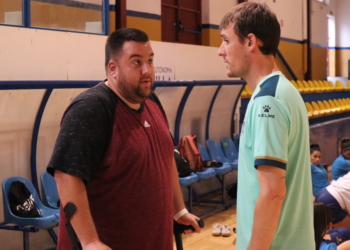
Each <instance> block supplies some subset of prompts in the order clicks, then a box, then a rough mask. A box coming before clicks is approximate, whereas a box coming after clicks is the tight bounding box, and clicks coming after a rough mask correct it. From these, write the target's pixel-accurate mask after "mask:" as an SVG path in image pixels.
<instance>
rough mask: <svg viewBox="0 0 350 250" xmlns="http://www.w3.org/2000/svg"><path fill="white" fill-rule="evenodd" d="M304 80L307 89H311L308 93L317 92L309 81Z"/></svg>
mask: <svg viewBox="0 0 350 250" xmlns="http://www.w3.org/2000/svg"><path fill="white" fill-rule="evenodd" d="M302 82H303V84H304V87H305V89H308V90H309V92H308V93H315V89H313V88H312V87H311V86H310V84H309V83H308V82H307V81H305V80H302Z"/></svg>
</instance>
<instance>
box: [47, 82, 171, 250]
mask: <svg viewBox="0 0 350 250" xmlns="http://www.w3.org/2000/svg"><path fill="white" fill-rule="evenodd" d="M172 163H173V143H172V139H171V137H170V133H169V128H168V123H167V119H166V116H165V113H164V110H163V109H162V108H161V106H160V104H159V100H158V99H157V97H156V96H155V94H154V93H152V95H151V96H150V97H149V98H148V99H147V100H146V101H145V102H144V103H142V104H141V108H140V109H139V110H133V109H130V108H129V107H128V106H127V105H126V104H125V103H124V102H123V101H122V100H121V99H120V98H119V97H118V96H117V95H116V94H115V93H114V92H113V91H112V90H110V89H109V88H108V87H107V86H106V85H105V84H104V83H101V84H99V85H98V86H96V87H94V88H91V89H89V90H87V91H85V92H83V93H82V94H80V95H79V96H78V97H76V98H75V99H74V100H73V102H72V103H71V105H70V106H69V107H68V109H67V110H66V112H65V114H64V117H63V120H62V125H61V130H60V133H59V136H58V138H57V141H56V145H55V148H54V152H53V154H52V157H51V160H50V163H49V165H48V168H47V171H48V172H49V173H51V174H53V173H54V170H55V169H57V170H60V171H62V172H65V173H67V174H72V175H76V176H79V177H81V178H82V179H83V180H84V181H85V183H86V189H87V193H88V199H89V204H90V210H91V213H92V217H93V219H94V223H95V225H96V228H97V232H98V235H99V237H100V239H101V241H102V242H103V243H105V244H106V245H108V246H109V247H111V248H112V249H113V250H117V249H122V250H123V249H125V250H133V249H135V250H136V249H143V250H155V249H161V250H167V249H172V248H173V243H172V242H173V241H172V231H173V219H172V217H173V214H174V212H173V208H174V205H173V201H174V199H173V189H172ZM58 241H59V243H58V250H71V244H70V241H69V238H68V235H67V232H66V229H65V216H64V213H63V211H62V209H61V214H60V228H59V235H58Z"/></svg>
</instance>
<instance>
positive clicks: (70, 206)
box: [63, 202, 82, 250]
mask: <svg viewBox="0 0 350 250" xmlns="http://www.w3.org/2000/svg"><path fill="white" fill-rule="evenodd" d="M63 211H64V213H65V214H66V229H67V232H68V235H69V239H70V242H71V243H72V250H82V247H81V245H80V242H79V240H78V237H77V235H76V234H75V231H74V228H73V227H72V224H71V223H70V219H71V218H72V216H73V214H74V213H75V212H76V211H77V207H76V206H75V204H74V203H72V202H68V203H67V204H66V205H65V206H64V209H63Z"/></svg>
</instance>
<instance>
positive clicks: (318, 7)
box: [311, 0, 335, 46]
mask: <svg viewBox="0 0 350 250" xmlns="http://www.w3.org/2000/svg"><path fill="white" fill-rule="evenodd" d="M311 3H312V7H311V10H312V12H311V27H312V29H311V43H314V44H318V45H324V46H326V45H327V42H328V32H327V30H328V17H327V15H330V14H331V13H334V10H335V2H334V0H331V1H330V5H329V6H327V5H324V4H323V3H320V2H318V1H315V0H313V1H311Z"/></svg>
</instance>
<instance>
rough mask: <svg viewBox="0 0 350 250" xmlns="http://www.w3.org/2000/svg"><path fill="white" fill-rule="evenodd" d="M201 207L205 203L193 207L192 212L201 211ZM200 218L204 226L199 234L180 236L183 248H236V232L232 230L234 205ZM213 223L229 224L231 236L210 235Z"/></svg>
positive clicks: (203, 249) (201, 249) (189, 249)
mask: <svg viewBox="0 0 350 250" xmlns="http://www.w3.org/2000/svg"><path fill="white" fill-rule="evenodd" d="M203 209H205V205H200V206H198V207H194V213H196V212H201V211H202V210H203ZM202 219H203V221H204V225H205V226H204V228H203V229H202V232H201V233H200V234H191V235H183V236H182V242H183V249H184V250H236V246H235V245H234V241H235V239H236V234H235V233H234V232H233V231H232V229H233V228H235V227H236V205H232V206H231V207H229V208H228V209H227V210H220V211H216V212H213V213H210V214H208V215H206V216H203V217H202ZM215 224H221V225H224V224H227V225H229V226H230V228H231V232H232V233H231V236H230V237H222V236H212V235H211V232H212V229H213V226H214V225H215ZM175 249H176V247H175V244H174V250H175Z"/></svg>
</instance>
